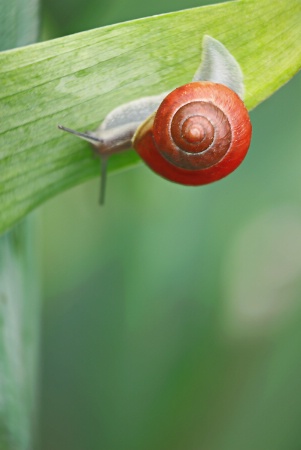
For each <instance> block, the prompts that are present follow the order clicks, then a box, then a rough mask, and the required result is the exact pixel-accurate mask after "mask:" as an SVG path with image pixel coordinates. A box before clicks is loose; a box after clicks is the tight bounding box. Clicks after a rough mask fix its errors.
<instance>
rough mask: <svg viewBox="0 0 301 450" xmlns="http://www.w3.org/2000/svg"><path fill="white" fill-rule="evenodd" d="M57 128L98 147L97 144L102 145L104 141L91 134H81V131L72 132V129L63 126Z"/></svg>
mask: <svg viewBox="0 0 301 450" xmlns="http://www.w3.org/2000/svg"><path fill="white" fill-rule="evenodd" d="M57 127H58V129H59V130H62V131H67V133H70V134H74V135H75V136H78V137H80V138H81V139H84V140H85V141H88V142H90V144H93V145H96V143H97V144H98V145H99V144H101V143H102V140H101V139H98V138H97V137H96V136H94V135H93V133H91V132H87V133H81V132H80V131H76V130H72V128H67V127H64V126H63V125H58V126H57Z"/></svg>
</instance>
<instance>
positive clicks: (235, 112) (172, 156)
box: [133, 81, 252, 185]
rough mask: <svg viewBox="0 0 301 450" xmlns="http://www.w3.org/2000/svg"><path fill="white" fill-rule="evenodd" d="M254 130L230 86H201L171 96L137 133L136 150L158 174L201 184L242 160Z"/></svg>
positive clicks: (190, 86) (184, 88)
mask: <svg viewBox="0 0 301 450" xmlns="http://www.w3.org/2000/svg"><path fill="white" fill-rule="evenodd" d="M251 134H252V125H251V122H250V118H249V114H248V111H247V109H246V107H245V105H244V103H243V101H242V100H241V98H240V97H239V96H238V95H237V94H236V93H235V92H234V91H232V90H231V89H230V88H228V87H226V86H225V85H222V84H218V83H213V82H209V81H204V82H203V81H202V82H201V81H196V82H192V83H188V84H186V85H184V86H180V87H179V88H177V89H175V90H174V91H172V92H171V93H169V94H168V95H167V96H166V97H165V99H164V100H163V101H162V103H161V104H160V106H159V108H158V110H157V112H156V113H155V114H153V115H151V116H150V117H149V118H148V119H147V120H146V121H145V122H144V123H143V124H141V126H140V127H139V128H138V130H137V131H136V133H135V136H134V138H133V147H134V148H135V149H136V151H137V152H138V154H139V155H140V156H141V158H142V159H143V160H144V161H145V162H146V164H148V166H149V167H150V168H151V169H153V170H154V171H155V172H156V173H158V174H159V175H161V176H163V177H165V178H167V179H168V180H171V181H174V182H176V183H181V184H187V185H200V184H207V183H212V182H213V181H216V180H219V179H221V178H223V177H225V176H226V175H228V174H229V173H231V172H232V171H233V170H235V169H236V168H237V167H238V166H239V165H240V164H241V162H242V161H243V159H244V157H245V156H246V154H247V151H248V148H249V146H250V141H251Z"/></svg>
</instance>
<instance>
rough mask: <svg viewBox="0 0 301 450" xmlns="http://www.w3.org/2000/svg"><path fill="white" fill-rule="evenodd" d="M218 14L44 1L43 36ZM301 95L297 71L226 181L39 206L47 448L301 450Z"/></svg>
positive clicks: (260, 110)
mask: <svg viewBox="0 0 301 450" xmlns="http://www.w3.org/2000/svg"><path fill="white" fill-rule="evenodd" d="M209 3H210V2H209V1H206V2H205V1H204V2H201V1H192V0H191V1H186V2H184V0H182V1H175V0H164V1H162V0H161V1H158V0H153V1H152V2H150V3H143V2H138V1H137V0H123V1H121V0H110V2H109V1H100V0H98V1H96V0H86V1H85V2H82V1H81V0H64V1H63V2H62V1H61V0H60V1H59V0H51V1H50V0H44V6H43V17H44V21H43V23H44V25H43V28H42V35H43V37H44V38H47V39H49V38H52V37H56V36H61V35H64V34H68V33H73V32H77V31H81V30H84V29H89V28H93V27H99V26H103V25H107V24H111V23H115V22H119V21H124V20H128V19H132V18H137V17H143V16H146V15H152V14H158V13H163V12H168V11H175V10H178V9H184V8H188V7H193V6H200V5H201V4H209ZM211 3H213V2H211ZM215 3H216V2H215ZM125 38H126V37H125ZM197 63H198V62H196V64H197ZM300 95H301V76H300V74H299V75H297V76H296V77H295V78H294V79H293V80H292V81H290V82H289V83H288V84H287V85H286V86H284V87H283V88H282V89H281V90H280V91H279V92H277V93H276V94H275V95H274V96H273V97H271V98H270V99H268V100H267V101H266V102H264V103H263V104H262V105H260V106H259V107H257V108H256V110H254V111H252V112H251V119H252V123H253V129H254V134H253V140H252V145H251V149H250V151H249V154H248V156H247V158H246V160H245V162H244V163H243V164H242V166H241V167H240V168H239V169H238V170H237V171H236V172H234V173H233V174H232V175H231V176H229V177H228V178H226V179H224V180H222V181H219V182H217V183H215V184H212V185H209V186H204V187H198V188H189V187H183V186H179V185H174V184H172V183H169V182H168V181H165V180H163V179H160V177H158V176H156V175H155V174H153V173H152V172H150V170H149V169H148V168H146V167H145V166H144V165H143V163H141V164H140V165H139V166H137V167H136V168H133V169H131V170H128V171H124V172H121V173H117V174H114V175H112V176H110V177H109V179H108V187H107V202H106V205H105V207H104V208H100V207H98V205H97V197H98V188H99V180H97V179H95V180H93V181H91V182H89V183H86V184H84V185H81V186H79V187H76V188H74V189H72V190H70V191H68V192H66V193H64V194H62V195H60V196H58V197H56V198H55V199H52V200H51V201H49V202H48V203H47V204H45V205H44V206H43V207H42V208H40V209H39V223H40V225H41V226H40V238H39V242H40V248H41V255H42V256H41V273H42V276H43V286H42V288H43V296H44V307H43V323H42V327H41V332H42V347H41V376H40V378H41V395H40V414H39V427H38V437H37V441H38V444H37V448H39V449H43V450H53V449H55V450H71V449H72V450H83V449H86V450H96V449H98V450H99V449H102V450H127V449H129V450H130V449H131V450H136V449H137V450H138V449H139V450H150V449H158V450H161V449H162V450H169V449H173V450H184V449H185V450H255V449H256V450H269V449H271V450H300V449H301V430H300V417H301V383H300V380H301V176H300V168H301V126H300V125H301V123H300V119H301V113H300ZM121 100H122V99H121ZM79 113H80V112H79ZM87 149H88V147H87Z"/></svg>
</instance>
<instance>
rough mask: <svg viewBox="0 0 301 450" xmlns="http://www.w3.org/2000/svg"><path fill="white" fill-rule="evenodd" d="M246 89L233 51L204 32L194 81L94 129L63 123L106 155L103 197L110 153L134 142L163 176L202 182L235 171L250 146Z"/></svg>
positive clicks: (124, 108)
mask: <svg viewBox="0 0 301 450" xmlns="http://www.w3.org/2000/svg"><path fill="white" fill-rule="evenodd" d="M243 92H244V85H243V77H242V72H241V70H240V67H239V65H238V63H237V62H236V60H235V59H234V57H233V56H232V55H231V54H230V53H229V51H228V50H227V49H226V48H225V47H224V46H223V45H222V44H221V43H220V42H219V41H217V40H216V39H213V38H211V37H210V36H205V38H204V43H203V57H202V64H201V65H200V67H199V69H198V70H197V72H196V74H195V76H194V79H193V81H192V82H191V83H188V84H185V85H184V86H180V87H178V88H176V89H175V90H173V91H171V92H169V93H163V94H160V95H158V96H153V97H145V98H141V99H138V100H134V101H132V102H129V103H126V104H124V105H121V106H119V107H118V108H116V109H114V110H113V111H111V112H110V113H109V114H108V115H107V116H106V118H105V119H104V121H103V122H102V124H101V125H100V127H99V128H98V129H97V130H96V131H95V132H86V133H80V132H77V131H75V130H71V129H70V128H66V127H63V126H59V128H60V129H62V130H64V131H68V132H70V133H72V134H75V135H77V136H79V137H81V138H82V139H85V140H87V141H88V142H90V143H91V144H92V145H93V147H94V149H95V150H96V152H97V154H98V155H99V156H100V157H101V161H102V180H101V198H100V202H101V203H103V201H104V190H105V178H106V162H107V159H108V157H109V156H110V155H112V154H114V153H117V152H120V151H123V150H127V149H130V148H132V147H133V148H134V149H135V150H136V151H137V153H138V154H139V155H140V156H141V158H142V159H143V160H144V161H145V162H146V164H147V165H148V166H149V167H150V168H151V169H152V170H153V171H154V172H156V173H158V174H159V175H161V176H162V177H164V178H166V179H168V180H170V181H173V182H176V183H180V184H185V185H202V184H207V183H211V182H213V181H217V180H219V179H221V178H223V177H225V176H226V175H228V174H229V173H231V172H232V171H233V170H235V169H236V168H237V167H238V166H239V164H240V163H241V162H242V160H243V159H244V157H245V155H246V153H247V151H248V148H249V146H250V141H251V134H252V126H251V122H250V119H249V114H248V111H247V109H246V107H245V105H244V103H243V101H242V99H241V97H242V96H243Z"/></svg>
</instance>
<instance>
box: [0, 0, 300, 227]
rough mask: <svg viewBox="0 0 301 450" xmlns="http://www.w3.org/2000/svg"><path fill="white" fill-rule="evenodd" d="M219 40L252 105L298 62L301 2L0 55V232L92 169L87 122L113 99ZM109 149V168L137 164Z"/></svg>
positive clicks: (207, 11) (181, 72) (132, 25)
mask: <svg viewBox="0 0 301 450" xmlns="http://www.w3.org/2000/svg"><path fill="white" fill-rule="evenodd" d="M205 34H208V35H210V36H212V37H214V38H216V39H218V40H220V41H221V42H222V43H223V44H224V45H225V46H226V47H227V48H228V49H229V51H230V52H231V53H232V54H233V55H234V57H235V58H236V59H237V61H238V62H239V64H240V65H241V68H242V70H243V74H244V81H245V90H246V93H245V103H246V106H247V107H248V109H252V108H254V107H255V106H256V105H258V104H259V103H260V102H262V101H263V100H265V99H266V98H267V97H269V96H270V95H271V94H272V93H273V92H275V91H276V90H277V89H279V88H280V87H281V86H282V85H283V84H284V83H286V82H287V81H288V80H289V79H290V78H291V77H292V76H293V75H294V74H295V73H296V72H297V71H298V70H299V69H300V67H301V47H300V42H301V2H300V0H290V1H289V2H288V1H287V0H276V1H273V2H271V1H270V0H261V1H258V0H241V1H233V2H229V3H223V4H219V5H213V6H207V7H201V8H194V9H190V10H185V11H180V12H176V13H170V14H165V15H161V16H154V17H149V18H146V19H140V20H135V21H131V22H125V23H121V24H116V25H112V26H108V27H103V28H99V29H94V30H91V31H86V32H83V33H78V34H75V35H71V36H67V37H64V38H60V39H55V40H52V41H47V42H43V43H40V44H35V45H31V46H28V47H23V48H19V49H15V50H11V51H7V52H3V53H1V54H0V97H1V102H0V110H1V117H2V120H1V124H0V159H1V161H0V199H1V212H0V232H3V231H5V230H7V229H8V228H9V227H11V226H12V225H13V224H14V223H15V222H17V221H18V220H20V219H21V218H22V217H23V216H25V215H26V214H27V213H28V212H29V211H31V210H32V209H33V208H34V207H35V206H37V205H39V204H41V203H42V202H43V201H44V200H46V199H47V198H49V197H51V196H53V195H54V194H56V193H58V192H61V191H63V190H65V189H66V188H68V187H70V186H73V185H76V184H78V183H80V182H82V181H84V180H86V179H88V178H91V177H94V176H97V175H98V174H99V162H98V161H97V160H95V158H93V155H92V152H91V151H89V144H87V143H85V142H83V141H81V140H79V139H78V140H77V139H75V138H74V137H72V136H68V135H66V134H64V133H62V132H60V131H59V130H58V129H57V125H58V124H63V125H65V126H70V127H72V128H75V129H78V130H82V131H85V130H93V129H95V128H96V127H97V126H98V125H99V123H100V122H101V121H102V120H103V118H104V117H105V116H106V114H107V113H108V112H109V111H110V110H112V109H113V108H115V107H116V106H118V105H119V104H121V103H125V102H127V101H130V100H133V99H135V98H138V97H140V96H142V95H143V96H145V95H154V94H158V93H160V92H163V91H165V90H169V89H172V88H174V87H176V86H179V85H181V84H184V83H187V82H189V81H190V80H191V78H192V76H193V74H194V72H195V70H196V68H197V67H198V65H199V62H200V54H201V44H202V38H203V36H204V35H205ZM137 161H138V157H137V156H136V154H135V152H134V151H129V152H125V153H123V154H118V155H115V156H114V157H112V158H111V159H110V164H109V169H110V170H117V169H121V168H123V167H126V166H129V165H132V164H135V163H137Z"/></svg>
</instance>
